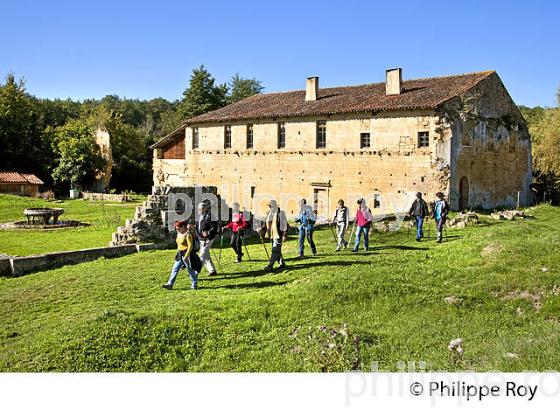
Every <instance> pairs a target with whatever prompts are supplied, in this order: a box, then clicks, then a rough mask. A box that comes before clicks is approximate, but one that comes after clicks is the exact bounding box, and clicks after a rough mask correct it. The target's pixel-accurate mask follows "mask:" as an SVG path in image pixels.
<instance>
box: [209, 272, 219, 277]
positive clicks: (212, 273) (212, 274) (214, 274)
mask: <svg viewBox="0 0 560 410" xmlns="http://www.w3.org/2000/svg"><path fill="white" fill-rule="evenodd" d="M217 274H218V272H216V271H213V272H208V276H216V275H217Z"/></svg>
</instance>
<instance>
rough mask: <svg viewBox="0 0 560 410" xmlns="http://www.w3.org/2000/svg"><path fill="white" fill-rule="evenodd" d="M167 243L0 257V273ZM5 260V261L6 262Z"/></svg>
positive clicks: (11, 273) (23, 271)
mask: <svg viewBox="0 0 560 410" xmlns="http://www.w3.org/2000/svg"><path fill="white" fill-rule="evenodd" d="M167 247H168V245H167V244H153V243H151V244H138V245H121V246H114V247H107V248H92V249H82V250H78V251H66V252H53V253H48V254H45V255H31V256H18V257H15V256H13V257H9V258H7V259H0V275H2V276H21V275H24V274H27V273H31V272H36V271H40V270H45V269H50V268H54V267H58V266H63V265H75V264H79V263H83V262H90V261H93V260H96V259H99V258H101V257H103V258H115V257H119V256H125V255H130V254H133V253H136V252H143V251H148V250H155V249H165V248H167ZM6 261H7V263H6Z"/></svg>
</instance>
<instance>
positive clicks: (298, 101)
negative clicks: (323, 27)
mask: <svg viewBox="0 0 560 410" xmlns="http://www.w3.org/2000/svg"><path fill="white" fill-rule="evenodd" d="M493 73H494V71H483V72H478V73H471V74H461V75H453V76H447V77H434V78H424V79H416V80H408V81H403V92H402V93H401V94H399V95H386V94H385V83H384V82H383V83H375V84H364V85H356V86H347V87H332V88H322V89H321V88H319V92H318V97H317V100H316V101H305V91H304V90H299V91H288V92H281V93H269V94H257V95H254V96H252V97H249V98H245V99H243V100H241V101H238V102H236V103H234V104H230V105H227V106H225V107H223V108H220V109H217V110H214V111H210V112H207V113H205V114H202V115H199V116H196V117H193V118H190V119H188V120H187V121H185V124H187V125H190V124H200V123H204V122H227V121H239V120H249V119H259V118H273V117H301V116H314V115H329V114H343V113H358V112H369V111H394V110H414V109H434V108H437V107H438V106H440V105H441V104H442V103H444V102H446V101H448V100H449V99H451V98H453V97H456V96H458V95H460V94H462V93H464V92H465V91H467V90H469V89H470V88H472V87H474V86H475V85H476V84H478V83H479V82H480V81H482V80H484V79H485V78H487V77H489V76H490V75H492V74H493Z"/></svg>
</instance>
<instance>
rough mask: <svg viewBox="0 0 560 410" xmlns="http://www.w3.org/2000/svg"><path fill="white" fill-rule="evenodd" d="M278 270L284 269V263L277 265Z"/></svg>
mask: <svg viewBox="0 0 560 410" xmlns="http://www.w3.org/2000/svg"><path fill="white" fill-rule="evenodd" d="M278 268H280V269H286V264H285V263H281V264H280V265H278Z"/></svg>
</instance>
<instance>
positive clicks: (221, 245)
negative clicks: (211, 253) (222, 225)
mask: <svg viewBox="0 0 560 410" xmlns="http://www.w3.org/2000/svg"><path fill="white" fill-rule="evenodd" d="M223 246H224V230H223V229H222V232H220V250H219V252H218V262H220V261H221V260H222V248H223Z"/></svg>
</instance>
